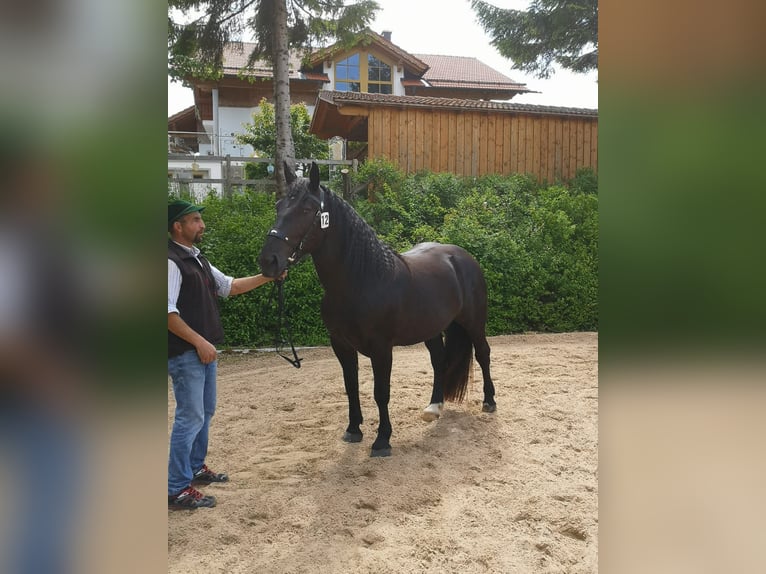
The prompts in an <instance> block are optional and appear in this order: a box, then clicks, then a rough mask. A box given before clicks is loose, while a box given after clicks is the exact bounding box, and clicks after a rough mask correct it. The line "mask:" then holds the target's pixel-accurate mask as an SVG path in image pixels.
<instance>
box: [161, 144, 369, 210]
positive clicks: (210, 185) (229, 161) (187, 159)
mask: <svg viewBox="0 0 766 574" xmlns="http://www.w3.org/2000/svg"><path fill="white" fill-rule="evenodd" d="M168 162H169V163H170V162H176V163H178V162H183V163H185V164H186V167H184V168H183V170H182V171H183V172H188V173H190V174H191V177H184V176H181V175H179V173H178V172H176V173H173V174H172V176H171V170H170V167H169V168H168V190H169V192H171V193H172V194H173V195H180V194H181V193H182V192H185V193H189V194H190V195H192V196H194V197H195V198H197V199H201V197H204V196H205V195H206V194H207V193H208V192H209V191H210V190H211V189H213V190H214V191H216V190H219V189H220V193H221V194H222V195H224V196H228V195H231V193H233V192H234V191H235V190H242V189H243V188H244V187H245V186H253V187H256V188H258V189H261V190H263V191H274V189H275V187H276V186H275V183H274V178H273V177H272V178H265V179H246V178H244V177H242V176H241V175H240V173H242V172H244V169H243V166H244V164H245V163H266V164H269V163H273V162H274V160H273V159H272V158H263V157H239V156H228V155H227V156H215V155H196V156H195V155H188V154H174V153H169V154H168ZM311 162H315V163H316V164H317V165H329V166H331V167H332V166H334V167H336V168H338V167H339V168H341V175H342V177H343V188H344V190H343V194H344V196H347V195H350V193H351V191H350V190H351V188H350V186H351V182H350V178H349V177H348V175H349V168H350V171H354V172H356V171H357V169H358V166H359V164H358V161H357V160H355V159H354V160H335V159H297V160H295V164H296V165H297V166H301V165H302V166H305V167H306V169H308V166H310V165H311ZM193 166H196V169H195V168H194V167H193ZM214 167H215V168H220V172H221V177H204V176H200V175H198V174H202V173H204V172H207V171H210V170H211V168H214ZM175 169H179V168H178V167H176V168H175ZM195 171H196V172H197V174H195Z"/></svg>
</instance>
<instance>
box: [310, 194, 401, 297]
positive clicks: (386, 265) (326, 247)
mask: <svg viewBox="0 0 766 574" xmlns="http://www.w3.org/2000/svg"><path fill="white" fill-rule="evenodd" d="M329 203H330V208H331V211H330V228H329V229H328V230H327V232H326V233H327V235H326V237H325V239H324V241H323V242H322V245H321V246H320V247H319V249H317V250H316V251H315V252H314V256H313V259H314V266H315V267H316V270H317V275H318V276H319V280H320V282H321V283H322V286H323V287H324V288H325V290H327V291H341V292H346V293H354V292H358V291H359V290H360V289H361V288H363V287H364V285H365V283H367V282H378V281H381V280H385V279H386V278H387V277H390V276H392V275H393V274H394V273H395V271H396V267H397V265H398V263H399V258H398V256H397V255H396V253H394V252H393V251H392V250H391V249H390V248H388V247H387V246H385V245H383V244H382V243H381V242H380V240H379V239H378V237H377V235H376V233H375V230H374V229H372V227H370V226H369V225H368V224H367V222H366V221H364V219H362V218H361V216H359V214H357V213H356V212H355V211H354V210H353V208H352V207H351V206H350V205H348V204H347V203H346V202H344V201H343V200H341V199H340V198H339V197H337V196H335V195H333V196H332V197H331V199H330V202H329Z"/></svg>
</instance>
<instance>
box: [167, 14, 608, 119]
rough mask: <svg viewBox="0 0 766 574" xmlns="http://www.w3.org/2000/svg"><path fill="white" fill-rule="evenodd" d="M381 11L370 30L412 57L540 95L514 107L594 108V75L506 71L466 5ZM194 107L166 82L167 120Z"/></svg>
mask: <svg viewBox="0 0 766 574" xmlns="http://www.w3.org/2000/svg"><path fill="white" fill-rule="evenodd" d="M491 2H492V3H493V4H494V5H495V6H498V7H500V8H513V9H516V10H524V9H526V8H527V6H528V4H529V2H528V0H491ZM378 3H379V4H380V6H381V10H380V11H379V12H378V14H377V16H376V18H375V20H374V21H373V22H372V24H371V25H370V28H371V29H372V30H374V31H375V32H377V33H381V32H383V30H390V31H391V41H392V42H393V43H394V44H396V45H397V46H399V47H400V48H401V49H402V50H404V51H406V52H410V53H412V54H438V55H443V56H469V57H474V58H477V59H478V60H480V61H482V62H484V63H485V64H487V65H488V66H490V67H491V68H494V69H495V70H497V71H498V72H501V73H502V74H504V75H506V76H508V77H509V78H511V79H512V80H514V81H515V82H520V83H525V84H526V85H527V88H529V89H531V90H535V91H538V92H541V93H538V94H521V95H518V96H516V97H514V98H513V100H512V101H513V102H514V103H522V104H536V105H541V106H564V107H574V108H593V109H595V108H598V83H597V81H596V80H597V73H596V72H592V73H589V74H574V73H571V72H567V71H566V70H558V71H557V72H556V73H555V74H554V75H553V76H552V77H551V78H549V79H547V80H542V79H538V78H535V77H534V76H532V75H528V74H524V73H522V72H520V71H519V70H515V69H513V68H512V62H511V61H510V60H508V59H507V58H505V57H503V56H501V55H500V53H499V52H498V51H497V50H496V49H495V48H494V47H492V46H491V45H490V40H489V37H488V36H487V34H486V33H485V32H484V29H483V28H482V27H481V26H480V25H479V23H478V22H477V20H476V15H475V13H474V12H473V10H472V9H471V5H470V2H469V0H378ZM193 103H194V98H193V97H192V92H191V90H190V89H188V88H184V87H183V86H181V84H180V83H175V82H170V81H169V80H168V115H172V114H174V113H176V112H179V111H181V110H183V109H185V108H187V107H189V106H190V105H192V104H193Z"/></svg>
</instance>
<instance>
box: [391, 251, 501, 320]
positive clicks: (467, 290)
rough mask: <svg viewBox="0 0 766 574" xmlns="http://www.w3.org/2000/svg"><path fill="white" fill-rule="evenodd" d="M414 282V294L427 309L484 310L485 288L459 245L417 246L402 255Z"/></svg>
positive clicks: (478, 269)
mask: <svg viewBox="0 0 766 574" xmlns="http://www.w3.org/2000/svg"><path fill="white" fill-rule="evenodd" d="M402 259H403V260H404V261H405V263H406V264H407V266H408V268H409V272H410V275H411V277H412V282H413V290H412V293H413V294H417V298H418V299H419V303H420V304H421V305H426V306H440V305H449V306H450V307H452V308H453V310H454V311H455V312H456V313H460V310H462V309H465V308H466V307H473V308H478V309H481V308H485V307H486V299H487V286H486V282H485V280H484V274H483V273H482V270H481V267H480V266H479V263H478V262H477V261H476V259H475V258H474V257H473V255H471V254H470V253H469V252H468V251H466V250H465V249H463V248H462V247H460V246H458V245H453V244H449V243H435V242H429V243H419V244H417V245H415V246H414V247H413V248H412V249H410V250H409V251H406V252H405V253H402Z"/></svg>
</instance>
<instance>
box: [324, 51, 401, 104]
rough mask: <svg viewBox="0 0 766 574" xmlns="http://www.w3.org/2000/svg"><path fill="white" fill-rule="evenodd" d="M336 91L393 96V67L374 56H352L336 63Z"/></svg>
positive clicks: (358, 54) (365, 54)
mask: <svg viewBox="0 0 766 574" xmlns="http://www.w3.org/2000/svg"><path fill="white" fill-rule="evenodd" d="M335 89H336V90H338V91H339V92H369V93H371V94H392V93H393V82H392V79H391V66H390V65H389V64H386V63H385V62H384V61H383V60H380V59H378V58H376V57H375V56H373V55H372V54H367V53H364V52H360V53H357V54H352V55H351V56H349V57H348V58H346V59H345V60H341V61H339V62H336V63H335Z"/></svg>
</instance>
